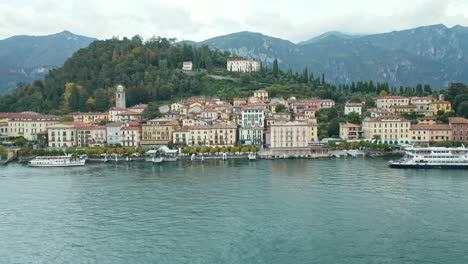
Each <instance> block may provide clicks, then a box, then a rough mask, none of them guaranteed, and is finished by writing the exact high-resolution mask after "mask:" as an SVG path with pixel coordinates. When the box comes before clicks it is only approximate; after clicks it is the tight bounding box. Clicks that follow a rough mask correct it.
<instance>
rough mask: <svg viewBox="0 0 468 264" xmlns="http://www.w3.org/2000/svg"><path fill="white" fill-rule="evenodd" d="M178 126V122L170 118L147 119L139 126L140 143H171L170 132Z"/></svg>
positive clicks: (146, 144)
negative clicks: (140, 131) (140, 132)
mask: <svg viewBox="0 0 468 264" xmlns="http://www.w3.org/2000/svg"><path fill="white" fill-rule="evenodd" d="M178 126H179V124H178V122H177V121H175V120H172V119H164V118H156V119H152V120H149V121H148V122H146V124H144V125H142V127H141V130H142V138H141V145H142V146H159V145H167V144H169V143H171V142H172V134H173V132H174V130H175V129H176V128H177V127H178Z"/></svg>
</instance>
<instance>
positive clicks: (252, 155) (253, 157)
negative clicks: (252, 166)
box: [249, 152, 257, 160]
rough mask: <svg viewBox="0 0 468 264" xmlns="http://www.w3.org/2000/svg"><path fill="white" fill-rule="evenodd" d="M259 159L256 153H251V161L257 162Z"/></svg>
mask: <svg viewBox="0 0 468 264" xmlns="http://www.w3.org/2000/svg"><path fill="white" fill-rule="evenodd" d="M256 159H257V154H256V153H254V152H250V153H249V160H256Z"/></svg>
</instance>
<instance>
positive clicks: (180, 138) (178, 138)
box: [172, 127, 190, 145]
mask: <svg viewBox="0 0 468 264" xmlns="http://www.w3.org/2000/svg"><path fill="white" fill-rule="evenodd" d="M189 135H190V132H189V129H188V128H187V127H179V128H177V129H176V130H174V132H173V137H172V143H174V144H176V145H188V138H189Z"/></svg>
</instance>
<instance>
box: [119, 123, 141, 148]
mask: <svg viewBox="0 0 468 264" xmlns="http://www.w3.org/2000/svg"><path fill="white" fill-rule="evenodd" d="M140 140H141V128H140V127H137V126H126V127H122V128H121V129H120V145H121V146H122V147H139V146H140Z"/></svg>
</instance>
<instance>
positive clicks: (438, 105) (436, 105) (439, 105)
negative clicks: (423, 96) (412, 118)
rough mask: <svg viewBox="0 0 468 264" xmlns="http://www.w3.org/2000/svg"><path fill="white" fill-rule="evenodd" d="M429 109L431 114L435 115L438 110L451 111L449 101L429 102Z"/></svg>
mask: <svg viewBox="0 0 468 264" xmlns="http://www.w3.org/2000/svg"><path fill="white" fill-rule="evenodd" d="M429 111H431V112H432V113H433V115H437V112H439V111H443V112H444V113H447V112H450V111H452V106H451V104H450V102H449V101H444V100H437V101H434V102H432V103H430V104H429Z"/></svg>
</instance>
